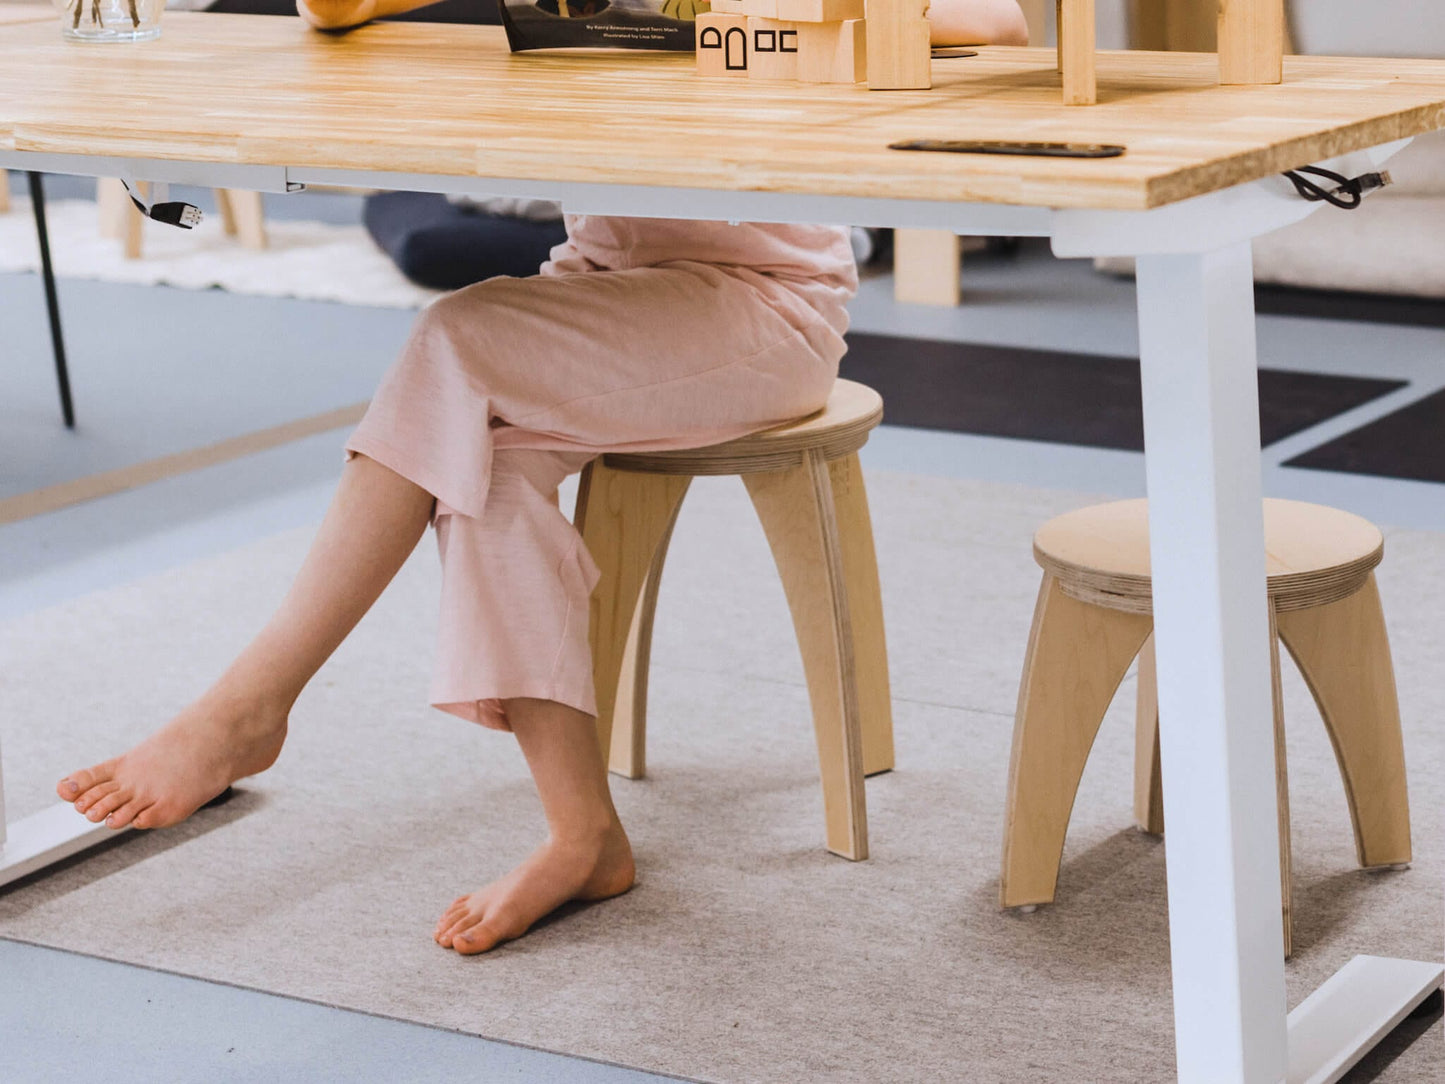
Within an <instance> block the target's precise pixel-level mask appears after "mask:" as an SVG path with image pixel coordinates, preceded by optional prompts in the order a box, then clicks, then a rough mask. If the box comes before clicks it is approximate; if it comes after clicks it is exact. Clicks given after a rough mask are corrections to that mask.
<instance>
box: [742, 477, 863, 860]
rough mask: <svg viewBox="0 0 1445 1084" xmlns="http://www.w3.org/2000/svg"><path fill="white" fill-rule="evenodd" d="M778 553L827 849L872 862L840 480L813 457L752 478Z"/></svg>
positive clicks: (766, 528)
mask: <svg viewBox="0 0 1445 1084" xmlns="http://www.w3.org/2000/svg"><path fill="white" fill-rule="evenodd" d="M743 482H744V483H745V484H746V485H747V488H748V495H749V496H750V497H751V498H752V501H753V507H754V508H755V509H756V510H757V513H758V518H759V519H760V520H761V521H762V524H763V531H764V533H766V535H767V537H768V545H769V546H770V547H771V548H772V551H773V560H774V562H775V563H776V564H777V567H778V574H779V575H780V576H781V577H782V581H783V590H784V592H785V593H786V594H787V596H788V608H789V610H791V611H792V615H793V628H794V630H795V631H796V633H797V637H798V647H799V648H800V650H801V651H802V655H803V670H804V672H805V674H806V676H807V680H808V699H809V700H810V702H811V703H812V707H813V731H814V734H815V736H816V738H817V742H818V761H819V766H820V768H821V771H822V777H823V812H824V818H825V821H826V823H827V833H828V850H830V851H832V852H833V853H834V854H837V855H842V856H843V857H844V858H850V859H853V860H855V861H858V860H861V859H864V858H867V857H868V815H867V810H866V808H865V805H864V795H863V737H862V723H861V719H860V705H859V690H858V680H857V673H856V671H855V667H854V658H855V646H854V641H853V635H854V634H853V624H852V620H851V616H850V611H849V598H848V587H847V577H846V574H845V571H844V560H845V557H844V552H843V543H842V541H841V539H840V537H839V529H838V513H837V511H836V509H835V507H834V504H833V486H834V483H833V476H832V472H831V471H830V469H829V466H828V463H827V461H826V460H825V459H824V458H823V456H822V454H821V453H820V452H817V451H811V452H808V453H806V454H805V455H804V458H803V462H802V464H801V465H799V466H797V467H790V468H788V469H786V470H780V471H768V472H765V473H759V474H745V475H744V476H743Z"/></svg>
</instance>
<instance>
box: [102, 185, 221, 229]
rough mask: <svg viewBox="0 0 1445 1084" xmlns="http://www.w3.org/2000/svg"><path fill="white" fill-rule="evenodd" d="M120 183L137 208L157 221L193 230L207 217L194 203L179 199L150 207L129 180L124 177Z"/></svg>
mask: <svg viewBox="0 0 1445 1084" xmlns="http://www.w3.org/2000/svg"><path fill="white" fill-rule="evenodd" d="M120 183H121V184H123V185H125V191H126V195H128V196H130V201H131V202H132V203H134V204H135V206H136V210H138V211H140V213H141V214H143V215H145V216H146V217H147V218H149V219H152V220H154V221H156V222H164V223H165V224H166V225H167V226H179V227H180V228H181V229H183V230H192V229H195V228H196V227H197V226H199V225H200V224H201V219H202V218H203V217H205V216H204V215H202V214H201V209H200V208H199V207H197V206H196V205H195V204H194V203H181V202H178V201H177V202H171V203H157V204H156V205H155V206H154V207H148V206H146V204H145V203H144V202H142V201H141V199H140V198H139V197H137V196H136V194H135V193H134V192H132V191H131V189H130V182H129V181H127V180H126V179H125V178H124V177H122V178H121V182H120Z"/></svg>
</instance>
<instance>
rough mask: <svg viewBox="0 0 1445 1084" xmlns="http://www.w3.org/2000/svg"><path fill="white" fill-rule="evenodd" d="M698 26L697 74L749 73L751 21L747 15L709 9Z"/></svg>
mask: <svg viewBox="0 0 1445 1084" xmlns="http://www.w3.org/2000/svg"><path fill="white" fill-rule="evenodd" d="M696 26H697V74H698V75H712V76H718V75H723V76H745V75H747V74H748V54H749V53H750V52H751V50H750V49H749V48H748V20H747V17H746V16H744V15H730V14H726V13H719V12H708V13H707V14H705V15H699V16H698V17H697V21H696Z"/></svg>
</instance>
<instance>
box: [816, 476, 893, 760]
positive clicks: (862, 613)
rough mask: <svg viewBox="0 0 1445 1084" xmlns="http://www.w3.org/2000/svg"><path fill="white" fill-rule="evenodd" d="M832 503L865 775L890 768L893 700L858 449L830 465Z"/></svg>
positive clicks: (879, 591) (869, 519)
mask: <svg viewBox="0 0 1445 1084" xmlns="http://www.w3.org/2000/svg"><path fill="white" fill-rule="evenodd" d="M828 473H829V475H830V477H831V479H832V483H833V507H834V508H835V509H836V510H837V516H838V538H839V542H840V543H841V545H842V547H843V578H844V580H845V582H846V584H847V591H848V616H849V617H850V618H851V619H852V623H853V672H854V673H855V674H856V675H857V680H858V712H859V716H860V719H861V722H862V726H863V774H864V775H877V774H878V773H879V772H888V771H892V770H893V701H892V698H891V696H890V693H889V686H888V643H887V639H886V637H885V636H884V633H883V594H882V590H881V588H880V587H879V584H878V555H877V553H876V551H875V550H874V548H873V521H872V518H871V517H870V516H869V514H868V492H867V490H866V489H865V488H864V486H863V468H862V467H861V466H860V465H859V463H858V456H857V453H854V454H853V455H848V456H843V457H842V458H840V459H834V460H832V461H831V462H829V464H828Z"/></svg>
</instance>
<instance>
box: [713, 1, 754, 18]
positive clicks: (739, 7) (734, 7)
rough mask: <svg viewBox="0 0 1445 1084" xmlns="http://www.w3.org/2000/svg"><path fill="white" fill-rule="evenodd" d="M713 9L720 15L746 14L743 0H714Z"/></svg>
mask: <svg viewBox="0 0 1445 1084" xmlns="http://www.w3.org/2000/svg"><path fill="white" fill-rule="evenodd" d="M711 7H712V10H713V11H715V12H717V13H718V14H719V15H746V14H747V12H746V11H744V10H743V0H712V4H711Z"/></svg>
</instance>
